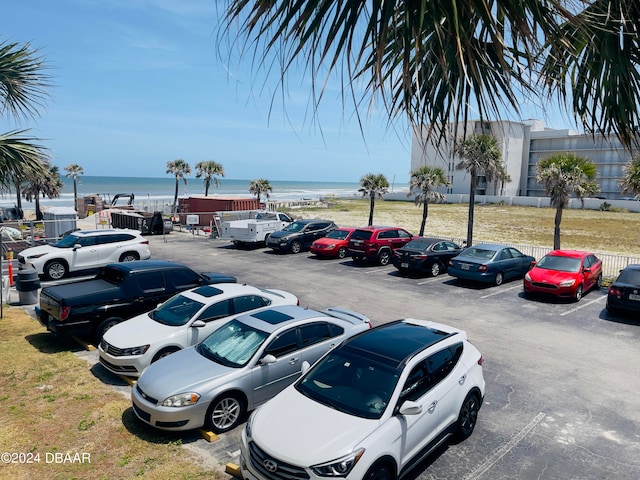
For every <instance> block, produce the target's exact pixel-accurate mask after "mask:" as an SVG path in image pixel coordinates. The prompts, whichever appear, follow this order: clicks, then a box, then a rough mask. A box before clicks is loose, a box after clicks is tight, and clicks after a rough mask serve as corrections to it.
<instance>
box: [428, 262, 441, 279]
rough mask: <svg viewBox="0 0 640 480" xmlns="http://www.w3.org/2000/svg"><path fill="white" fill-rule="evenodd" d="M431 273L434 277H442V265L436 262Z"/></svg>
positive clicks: (432, 265)
mask: <svg viewBox="0 0 640 480" xmlns="http://www.w3.org/2000/svg"><path fill="white" fill-rule="evenodd" d="M430 271H431V276H432V277H437V276H438V275H440V274H441V273H442V265H440V262H434V263H433V264H431V270H430Z"/></svg>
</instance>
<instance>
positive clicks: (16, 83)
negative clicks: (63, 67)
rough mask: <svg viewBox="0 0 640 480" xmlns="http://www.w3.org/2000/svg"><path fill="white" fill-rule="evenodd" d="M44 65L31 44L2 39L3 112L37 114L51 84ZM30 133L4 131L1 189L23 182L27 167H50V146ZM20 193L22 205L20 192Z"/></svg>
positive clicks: (0, 145)
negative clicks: (47, 164) (48, 163)
mask: <svg viewBox="0 0 640 480" xmlns="http://www.w3.org/2000/svg"><path fill="white" fill-rule="evenodd" d="M44 68H45V66H44V62H43V59H42V58H41V57H39V56H38V55H37V51H36V50H34V49H32V48H31V46H30V44H28V43H27V44H24V45H19V44H17V43H6V42H0V105H2V109H1V110H0V115H2V113H4V112H8V113H9V114H10V115H11V116H13V117H14V118H16V119H20V118H27V117H31V118H33V117H35V116H36V115H37V113H38V108H39V107H42V106H44V103H45V99H46V93H45V89H46V87H48V86H49V83H48V81H49V77H48V76H47V75H45V74H43V73H42V70H43V69H44ZM27 132H28V130H25V129H20V130H13V131H10V132H7V133H0V188H3V189H8V188H10V187H11V186H13V185H19V182H20V181H21V180H23V179H24V178H25V176H24V172H25V171H26V170H27V169H31V170H38V169H41V168H43V167H44V166H46V165H45V163H43V160H46V159H47V158H48V152H47V149H46V148H45V147H44V146H42V145H40V143H39V142H40V140H39V139H38V138H35V137H31V136H29V135H28V134H27ZM41 173H44V172H41ZM17 194H18V203H17V205H18V206H20V205H21V199H20V193H19V192H17Z"/></svg>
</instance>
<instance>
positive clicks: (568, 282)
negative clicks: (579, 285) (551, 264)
mask: <svg viewBox="0 0 640 480" xmlns="http://www.w3.org/2000/svg"><path fill="white" fill-rule="evenodd" d="M574 283H576V281H575V280H563V281H562V282H560V283H559V285H560V286H561V287H571V286H572V285H573V284H574Z"/></svg>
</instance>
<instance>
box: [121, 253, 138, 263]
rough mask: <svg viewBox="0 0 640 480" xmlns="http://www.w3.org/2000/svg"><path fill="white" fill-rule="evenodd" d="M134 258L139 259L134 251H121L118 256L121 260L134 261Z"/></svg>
mask: <svg viewBox="0 0 640 480" xmlns="http://www.w3.org/2000/svg"><path fill="white" fill-rule="evenodd" d="M136 260H140V256H139V255H138V254H137V253H135V252H127V253H123V254H122V255H121V256H120V261H121V262H135V261H136Z"/></svg>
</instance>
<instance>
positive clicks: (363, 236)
mask: <svg viewBox="0 0 640 480" xmlns="http://www.w3.org/2000/svg"><path fill="white" fill-rule="evenodd" d="M372 234H373V232H371V231H370V230H356V231H355V232H353V233H352V234H351V240H369V239H370V238H371V235H372Z"/></svg>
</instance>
